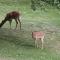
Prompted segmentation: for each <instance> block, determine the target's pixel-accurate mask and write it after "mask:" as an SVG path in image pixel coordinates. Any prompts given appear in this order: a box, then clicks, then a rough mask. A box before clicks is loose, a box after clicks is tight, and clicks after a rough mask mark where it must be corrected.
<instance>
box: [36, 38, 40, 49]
mask: <svg viewBox="0 0 60 60" xmlns="http://www.w3.org/2000/svg"><path fill="white" fill-rule="evenodd" d="M35 47H37V48H38V47H39V46H38V39H37V38H36V40H35Z"/></svg>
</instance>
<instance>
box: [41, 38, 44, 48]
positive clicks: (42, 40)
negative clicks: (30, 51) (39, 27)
mask: <svg viewBox="0 0 60 60" xmlns="http://www.w3.org/2000/svg"><path fill="white" fill-rule="evenodd" d="M43 39H44V37H43V38H41V42H42V48H41V49H43V43H44V41H43Z"/></svg>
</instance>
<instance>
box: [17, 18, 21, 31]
mask: <svg viewBox="0 0 60 60" xmlns="http://www.w3.org/2000/svg"><path fill="white" fill-rule="evenodd" d="M18 21H19V24H20V30H21V22H20V19H19V18H18Z"/></svg>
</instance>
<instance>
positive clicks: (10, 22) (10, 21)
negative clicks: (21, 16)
mask: <svg viewBox="0 0 60 60" xmlns="http://www.w3.org/2000/svg"><path fill="white" fill-rule="evenodd" d="M9 23H10V29H11V23H12V20H10V21H9Z"/></svg>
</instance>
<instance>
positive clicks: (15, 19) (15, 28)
mask: <svg viewBox="0 0 60 60" xmlns="http://www.w3.org/2000/svg"><path fill="white" fill-rule="evenodd" d="M15 22H16V27H15V29H16V28H17V24H18V21H17V19H15Z"/></svg>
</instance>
